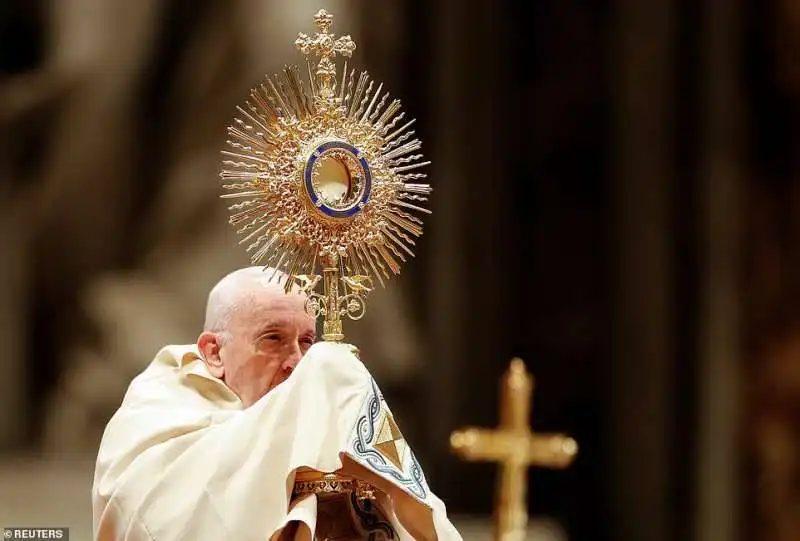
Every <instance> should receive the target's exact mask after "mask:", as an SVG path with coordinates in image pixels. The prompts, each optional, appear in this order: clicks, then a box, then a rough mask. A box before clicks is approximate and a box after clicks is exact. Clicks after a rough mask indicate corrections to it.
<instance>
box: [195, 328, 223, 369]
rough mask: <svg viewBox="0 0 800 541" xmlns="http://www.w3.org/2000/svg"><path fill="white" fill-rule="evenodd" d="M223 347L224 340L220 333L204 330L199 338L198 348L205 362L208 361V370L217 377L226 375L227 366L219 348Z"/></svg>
mask: <svg viewBox="0 0 800 541" xmlns="http://www.w3.org/2000/svg"><path fill="white" fill-rule="evenodd" d="M221 348H222V340H221V339H220V336H219V335H218V334H215V333H212V332H204V333H203V334H201V335H200V336H199V337H198V339H197V349H199V350H200V355H201V356H202V358H203V362H204V363H206V367H207V368H208V371H209V372H211V375H212V376H214V377H215V378H217V379H222V377H223V376H224V375H225V367H224V366H223V364H222V358H221V357H220V354H219V350H220V349H221Z"/></svg>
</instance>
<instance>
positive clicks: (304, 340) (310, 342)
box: [303, 338, 314, 346]
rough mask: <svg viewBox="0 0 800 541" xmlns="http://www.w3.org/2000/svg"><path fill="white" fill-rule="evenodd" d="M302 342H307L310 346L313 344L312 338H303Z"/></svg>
mask: <svg viewBox="0 0 800 541" xmlns="http://www.w3.org/2000/svg"><path fill="white" fill-rule="evenodd" d="M303 343H304V344H308V345H310V346H313V345H314V339H313V338H303Z"/></svg>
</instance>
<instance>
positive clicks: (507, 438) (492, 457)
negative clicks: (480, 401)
mask: <svg viewBox="0 0 800 541" xmlns="http://www.w3.org/2000/svg"><path fill="white" fill-rule="evenodd" d="M518 441H519V439H518V438H517V437H514V436H513V435H511V434H508V433H506V432H500V431H497V430H489V429H485V428H475V427H469V428H466V429H464V430H457V431H455V432H453V434H452V435H451V436H450V447H451V448H452V449H453V451H454V452H455V453H456V454H457V455H458V456H460V457H461V458H463V459H464V460H470V461H475V462H498V461H504V460H507V459H508V458H509V457H511V455H512V454H513V451H514V447H515V445H514V444H515V443H517V442H518Z"/></svg>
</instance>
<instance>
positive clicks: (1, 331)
mask: <svg viewBox="0 0 800 541" xmlns="http://www.w3.org/2000/svg"><path fill="white" fill-rule="evenodd" d="M321 7H324V8H326V9H327V10H328V11H329V12H331V13H333V14H334V16H335V19H334V32H335V33H337V34H341V33H349V34H350V35H351V36H352V37H353V39H354V40H355V42H356V43H357V46H358V49H357V50H356V52H355V55H354V58H353V61H352V62H353V64H354V65H355V66H357V67H358V68H362V69H366V70H368V71H369V72H370V74H371V75H372V76H373V77H374V78H375V79H376V80H377V81H378V82H380V81H383V82H384V87H385V88H387V89H389V90H390V91H391V92H392V95H393V96H394V97H398V98H400V99H401V100H402V101H403V104H404V110H406V111H407V114H408V115H410V116H412V117H416V118H417V127H416V131H417V134H418V136H420V137H421V138H422V140H423V142H424V144H425V146H424V148H423V150H424V152H425V154H426V157H427V158H429V159H431V160H432V161H433V165H432V166H431V167H430V168H429V171H428V172H429V174H430V176H429V180H430V182H431V184H432V185H433V186H434V188H435V191H434V197H433V198H432V201H431V208H432V209H433V215H432V216H431V217H430V218H429V219H428V220H427V222H426V235H425V236H424V237H423V239H422V241H421V242H420V243H419V250H418V255H417V258H416V259H414V260H413V261H411V262H410V263H408V264H406V266H405V267H404V269H403V274H402V275H401V276H400V277H399V279H397V280H395V281H394V282H393V283H392V284H391V285H390V287H388V288H387V289H386V290H382V291H380V292H378V293H376V294H375V295H374V298H373V300H372V302H371V304H370V315H369V316H368V317H367V318H366V319H365V320H364V321H363V322H360V323H359V324H357V325H352V324H351V325H350V326H349V327H348V328H347V330H348V332H349V334H350V336H349V337H350V339H351V340H352V341H353V342H354V343H357V344H358V345H359V347H360V348H361V349H362V352H363V356H364V358H365V360H367V362H368V363H369V366H370V367H371V369H372V371H373V372H374V373H375V375H376V377H377V379H378V381H379V383H380V384H381V386H382V388H383V389H384V392H385V394H386V396H387V399H388V401H389V404H391V406H392V408H393V410H395V413H396V416H397V417H398V420H399V423H400V426H401V427H403V429H404V432H405V433H406V437H407V438H408V439H409V440H410V442H411V445H412V447H413V448H414V449H415V451H416V453H417V454H418V455H419V458H420V461H421V463H422V465H423V467H424V469H425V471H426V473H427V476H428V478H429V481H430V483H431V485H432V487H433V489H434V490H435V491H436V492H437V493H438V494H439V495H440V496H441V497H442V498H443V499H444V500H445V502H446V503H447V505H448V509H449V511H450V512H451V513H452V514H454V515H455V516H457V517H464V518H463V520H464V521H465V522H463V524H467V521H468V520H471V521H473V522H470V524H483V525H484V530H480V532H483V533H476V534H475V535H474V536H472V538H473V539H489V530H488V529H487V528H488V526H489V524H490V523H489V520H490V519H489V515H490V513H491V509H492V499H493V493H494V479H495V471H496V470H495V468H494V467H493V466H492V465H485V464H483V465H481V464H466V463H462V462H460V461H459V460H458V459H456V458H455V457H454V456H453V455H452V454H451V453H450V452H449V450H448V437H449V434H450V432H451V431H452V430H454V429H457V428H459V427H461V426H464V425H467V424H477V425H485V426H494V425H495V424H496V422H497V416H498V406H497V401H498V384H499V378H500V376H501V374H502V372H503V371H504V370H505V368H506V367H507V365H508V362H509V361H510V359H511V358H512V357H513V356H520V357H522V358H523V359H524V360H525V361H526V362H527V365H528V367H529V369H530V370H531V371H532V372H533V373H534V375H535V376H536V383H537V387H536V391H535V396H534V408H533V427H534V429H536V430H538V431H558V432H561V431H563V432H566V433H569V434H570V435H572V436H574V437H575V438H576V439H577V441H578V443H579V445H580V454H579V457H578V458H577V460H576V461H575V463H574V464H573V466H572V467H571V468H569V469H568V470H565V471H549V470H544V469H533V470H531V473H530V482H531V485H530V501H529V507H530V513H531V515H532V516H533V517H535V518H536V520H535V521H534V522H533V523H532V528H539V530H537V534H536V535H538V537H535V538H536V539H540V540H542V541H545V540H548V539H551V540H567V539H568V540H574V541H589V540H602V541H611V540H620V541H638V540H642V541H645V540H647V541H667V540H674V539H681V540H693V541H727V540H731V541H735V540H743V541H745V540H746V541H757V540H770V541H789V540H795V539H800V423H798V414H799V413H800V364H798V357H800V286H799V285H798V284H800V280H798V279H797V276H798V273H799V272H800V249H798V245H799V244H800V243H798V241H800V218H799V217H800V213H798V212H796V209H797V208H798V205H800V160H798V158H797V157H798V156H800V152H798V151H800V138H798V130H797V129H796V126H797V122H798V114H800V63H798V58H800V2H797V1H792V0H758V1H756V0H693V1H691V0H648V1H646V2H644V1H641V0H591V1H590V0H530V1H528V2H513V1H511V0H494V1H492V2H489V1H484V2H477V1H463V0H381V2H370V1H367V0H349V1H348V0H317V1H314V2H312V1H310V0H292V1H288V0H285V1H279V0H229V1H226V2H222V1H212V0H137V1H136V2H124V1H121V0H58V1H51V2H47V1H44V0H3V1H2V2H1V3H0V36H2V47H0V73H1V75H0V77H2V78H1V79H0V129H1V130H2V139H0V179H2V180H1V181H0V190H2V196H1V197H0V248H2V254H3V256H2V263H1V264H0V284H2V293H0V295H2V296H3V300H2V302H1V303H0V343H2V344H3V345H4V347H5V348H6V349H5V353H4V354H3V355H2V357H0V369H2V378H0V397H2V403H1V404H0V450H2V455H0V525H6V526H12V525H45V524H56V525H61V526H71V527H73V532H74V533H73V539H89V538H90V535H91V534H90V525H91V510H90V494H89V490H90V488H91V482H92V473H93V461H94V458H95V453H96V450H97V445H98V443H99V439H100V437H101V435H102V431H103V428H104V425H105V423H106V421H107V420H108V418H109V417H110V416H111V415H112V414H113V412H114V410H115V408H116V407H117V406H118V404H119V402H120V400H121V397H122V394H123V393H124V391H125V388H126V386H127V384H128V382H129V381H130V379H131V378H132V377H133V376H135V375H136V374H137V373H138V372H139V371H141V370H142V369H143V368H144V367H145V366H146V365H147V364H148V363H149V362H150V360H151V359H152V357H153V355H154V353H155V352H156V351H157V350H158V349H159V348H160V347H161V346H162V345H164V344H167V343H188V342H193V341H194V340H195V338H196V335H197V333H198V331H199V328H200V325H201V324H202V316H203V309H204V304H205V300H206V295H207V292H208V290H209V289H210V287H211V286H212V285H213V284H214V283H215V282H216V281H217V280H218V279H219V278H221V277H222V276H223V275H224V274H226V273H227V272H229V271H230V270H233V269H234V268H236V267H239V266H242V265H246V264H247V263H248V262H247V259H246V258H245V254H244V252H243V250H242V249H240V247H238V246H237V241H238V239H237V238H236V236H235V233H234V232H233V231H232V229H231V228H230V226H228V224H227V210H226V208H225V205H224V203H223V202H222V201H220V199H219V198H218V196H219V193H220V191H219V185H218V180H217V174H218V171H219V169H220V154H219V151H220V149H221V148H222V147H223V145H224V143H225V139H226V130H225V128H226V126H227V125H228V123H229V122H230V121H231V119H232V117H233V113H234V107H235V105H237V104H239V103H240V102H242V101H243V100H244V98H245V97H246V95H247V91H248V90H249V89H250V88H251V87H252V86H255V85H256V84H258V83H260V81H261V78H262V77H263V75H264V74H266V73H274V72H277V71H279V70H280V69H281V68H282V67H283V65H284V64H285V63H300V62H303V59H302V58H301V55H300V54H299V53H298V52H296V50H295V49H294V46H293V42H294V39H295V37H296V35H297V32H299V31H303V32H312V31H313V30H314V28H313V24H312V16H313V14H314V13H315V12H316V11H317V9H319V8H321ZM459 520H462V519H459ZM457 523H458V522H457ZM476 531H478V530H476ZM75 536H77V537H75ZM465 537H468V536H467V535H465Z"/></svg>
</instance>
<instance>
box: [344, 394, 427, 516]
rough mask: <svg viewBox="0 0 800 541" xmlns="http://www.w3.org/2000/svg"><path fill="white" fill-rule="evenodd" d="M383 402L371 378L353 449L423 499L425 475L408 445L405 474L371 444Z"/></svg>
mask: <svg viewBox="0 0 800 541" xmlns="http://www.w3.org/2000/svg"><path fill="white" fill-rule="evenodd" d="M382 402H384V399H383V395H382V394H381V392H380V390H379V389H378V386H377V384H376V383H375V380H374V379H373V380H372V396H370V398H369V404H368V406H367V412H366V414H365V415H362V416H361V418H359V420H358V423H357V424H356V439H355V441H354V442H353V450H354V451H355V453H356V455H358V457H359V458H361V459H363V460H364V461H366V462H367V464H369V465H370V466H372V467H373V468H374V469H375V470H377V471H378V472H380V473H385V474H388V475H390V476H391V477H392V478H393V479H395V480H396V481H397V482H399V483H400V484H401V485H403V486H404V487H406V488H407V489H408V490H410V491H411V493H412V494H414V495H415V496H417V497H418V498H420V499H422V500H424V499H425V498H426V497H427V494H428V491H427V490H426V488H425V485H426V483H425V475H424V474H423V473H422V468H421V467H420V465H419V462H417V457H416V456H415V455H414V452H413V451H412V450H411V447H408V452H409V453H411V471H410V476H406V475H405V474H404V472H402V471H398V470H397V468H395V467H394V466H393V465H391V464H390V463H389V462H387V460H386V458H384V456H383V455H382V454H380V453H379V452H377V451H376V450H375V449H374V448H373V445H372V442H373V439H374V438H375V421H376V420H377V419H378V415H379V414H380V412H381V403H382Z"/></svg>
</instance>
